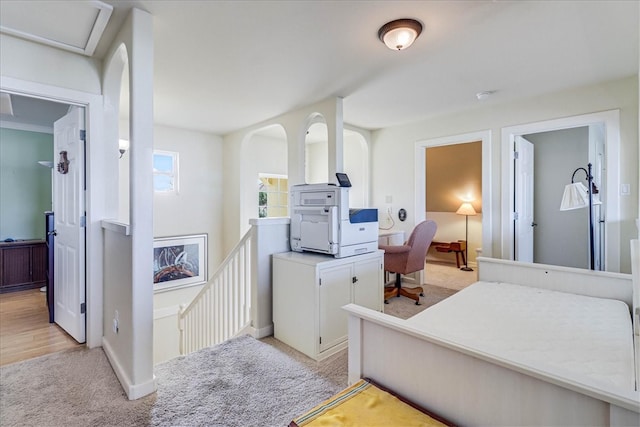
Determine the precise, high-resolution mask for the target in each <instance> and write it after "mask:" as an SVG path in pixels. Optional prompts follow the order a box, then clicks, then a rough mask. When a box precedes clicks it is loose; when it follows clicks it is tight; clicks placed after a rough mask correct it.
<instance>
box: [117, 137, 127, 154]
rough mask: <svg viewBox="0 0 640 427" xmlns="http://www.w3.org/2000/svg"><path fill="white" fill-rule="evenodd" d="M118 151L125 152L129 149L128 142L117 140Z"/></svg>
mask: <svg viewBox="0 0 640 427" xmlns="http://www.w3.org/2000/svg"><path fill="white" fill-rule="evenodd" d="M118 149H119V150H123V151H127V150H128V149H129V140H128V139H119V140H118Z"/></svg>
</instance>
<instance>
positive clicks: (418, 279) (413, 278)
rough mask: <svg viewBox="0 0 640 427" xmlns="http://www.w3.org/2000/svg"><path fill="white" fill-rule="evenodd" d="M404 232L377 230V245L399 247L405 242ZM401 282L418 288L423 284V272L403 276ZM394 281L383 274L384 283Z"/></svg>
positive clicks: (386, 273)
mask: <svg viewBox="0 0 640 427" xmlns="http://www.w3.org/2000/svg"><path fill="white" fill-rule="evenodd" d="M406 241H407V240H406V237H405V234H404V231H402V230H379V231H378V245H388V246H400V245H404V242H406ZM402 276H403V279H402V280H403V281H404V282H406V283H410V284H412V285H416V286H419V285H420V284H421V283H424V270H420V271H416V272H415V273H411V274H403V275H402ZM394 280H395V279H393V277H390V276H389V273H388V272H386V271H385V272H384V283H385V284H390V283H393V282H394Z"/></svg>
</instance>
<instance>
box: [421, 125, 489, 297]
mask: <svg viewBox="0 0 640 427" xmlns="http://www.w3.org/2000/svg"><path fill="white" fill-rule="evenodd" d="M490 152H491V132H490V131H482V132H475V133H469V134H462V135H453V136H449V137H444V138H437V139H432V140H427V141H419V142H417V143H416V180H415V188H416V194H415V197H416V199H415V200H416V212H415V217H416V223H419V222H421V221H423V220H425V219H432V220H434V221H435V222H436V224H437V225H438V231H437V232H436V237H435V239H434V243H432V246H431V248H430V250H429V252H428V255H427V260H426V261H427V263H426V264H425V270H424V271H425V272H426V277H423V278H421V281H422V282H423V283H431V282H430V280H431V281H436V280H437V281H438V284H437V285H441V286H444V287H450V288H452V289H456V290H459V289H462V288H463V287H465V286H467V285H469V284H471V283H473V282H475V281H476V280H477V273H476V269H475V265H476V264H475V262H476V261H475V260H476V256H477V255H482V256H491V253H492V247H491V245H492V244H491V203H492V201H491V174H490V159H491V156H490ZM445 163H446V165H447V166H443V165H444V164H445ZM463 204H465V205H466V204H469V205H471V206H473V208H474V211H475V215H474V214H473V213H470V212H468V211H467V212H466V213H467V215H465V212H463V210H461V209H460V208H461V207H462V206H463ZM456 212H460V213H459V214H457V213H456ZM438 248H439V249H438ZM458 264H460V265H459V267H458ZM432 267H433V268H432ZM465 267H467V268H468V269H471V271H465V270H460V269H461V268H465ZM447 271H449V272H450V274H447Z"/></svg>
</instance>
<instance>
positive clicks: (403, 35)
mask: <svg viewBox="0 0 640 427" xmlns="http://www.w3.org/2000/svg"><path fill="white" fill-rule="evenodd" d="M421 32H422V24H421V23H420V22H418V21H416V20H415V19H396V20H395V21H391V22H387V23H386V24H384V25H383V26H382V27H381V28H380V30H378V38H379V39H380V41H381V42H382V43H384V44H385V45H387V47H388V48H389V49H391V50H404V49H406V48H408V47H409V46H411V45H412V44H413V42H414V41H415V40H416V39H417V38H418V36H419V35H420V33H421Z"/></svg>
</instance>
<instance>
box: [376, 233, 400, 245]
mask: <svg viewBox="0 0 640 427" xmlns="http://www.w3.org/2000/svg"><path fill="white" fill-rule="evenodd" d="M404 242H405V238H404V231H401V230H380V231H379V232H378V245H393V246H398V245H403V244H404Z"/></svg>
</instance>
